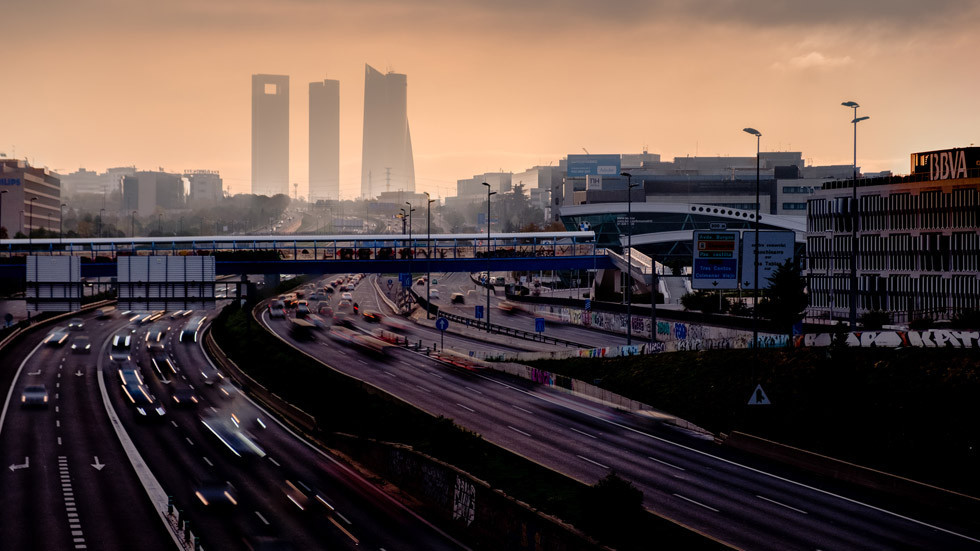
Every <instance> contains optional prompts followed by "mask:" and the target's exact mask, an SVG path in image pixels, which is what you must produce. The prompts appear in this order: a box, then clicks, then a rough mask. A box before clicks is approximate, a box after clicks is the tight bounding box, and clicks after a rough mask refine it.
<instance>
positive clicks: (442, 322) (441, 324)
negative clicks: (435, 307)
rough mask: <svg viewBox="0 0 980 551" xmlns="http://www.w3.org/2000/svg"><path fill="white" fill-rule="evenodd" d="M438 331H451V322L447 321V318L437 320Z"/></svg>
mask: <svg viewBox="0 0 980 551" xmlns="http://www.w3.org/2000/svg"><path fill="white" fill-rule="evenodd" d="M436 329H438V330H440V331H445V330H446V329H449V320H447V319H446V318H439V319H437V320H436Z"/></svg>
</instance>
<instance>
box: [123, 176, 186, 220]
mask: <svg viewBox="0 0 980 551" xmlns="http://www.w3.org/2000/svg"><path fill="white" fill-rule="evenodd" d="M122 192H123V193H122V199H123V203H122V204H123V213H124V214H125V213H129V212H132V211H136V213H137V214H138V215H139V216H150V215H151V214H153V213H154V212H156V211H157V209H158V208H159V209H165V210H172V209H181V208H184V180H183V178H181V176H180V175H179V174H170V173H167V172H150V171H139V172H137V173H136V174H134V175H132V176H126V177H124V178H123V190H122Z"/></svg>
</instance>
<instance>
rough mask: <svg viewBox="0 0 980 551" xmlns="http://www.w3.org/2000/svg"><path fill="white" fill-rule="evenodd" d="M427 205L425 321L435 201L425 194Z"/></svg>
mask: <svg viewBox="0 0 980 551" xmlns="http://www.w3.org/2000/svg"><path fill="white" fill-rule="evenodd" d="M425 198H426V200H427V203H426V205H425V259H426V262H425V319H429V318H430V316H429V312H430V311H431V310H430V308H429V304H430V302H429V301H430V300H431V293H430V291H431V289H432V203H435V202H436V200H435V199H430V198H429V192H428V191H426V192H425Z"/></svg>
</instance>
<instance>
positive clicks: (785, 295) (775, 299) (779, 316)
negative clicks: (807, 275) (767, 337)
mask: <svg viewBox="0 0 980 551" xmlns="http://www.w3.org/2000/svg"><path fill="white" fill-rule="evenodd" d="M809 304H810V300H809V296H808V295H807V292H806V280H804V279H803V278H802V277H801V276H800V267H799V266H798V265H797V263H796V260H795V259H793V258H789V259H787V260H786V262H784V263H782V264H781V265H779V267H777V268H776V270H775V271H774V272H773V273H772V276H770V277H769V287H768V288H767V289H764V296H763V298H762V300H761V301H760V302H759V315H760V316H762V317H765V318H767V319H769V320H771V321H772V322H773V323H774V324H775V325H776V326H777V327H778V328H780V329H781V330H783V331H784V332H785V333H786V334H788V335H792V333H793V325H795V324H797V323H799V322H800V321H802V320H803V315H804V313H805V311H806V307H807V306H808V305H809Z"/></svg>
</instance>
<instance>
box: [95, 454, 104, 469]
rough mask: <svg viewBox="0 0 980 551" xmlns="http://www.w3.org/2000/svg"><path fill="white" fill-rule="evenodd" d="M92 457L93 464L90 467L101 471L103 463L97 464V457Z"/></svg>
mask: <svg viewBox="0 0 980 551" xmlns="http://www.w3.org/2000/svg"><path fill="white" fill-rule="evenodd" d="M93 457H95V463H92V466H93V467H95V470H97V471H101V470H102V467H105V463H99V456H97V455H96V456H93Z"/></svg>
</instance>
